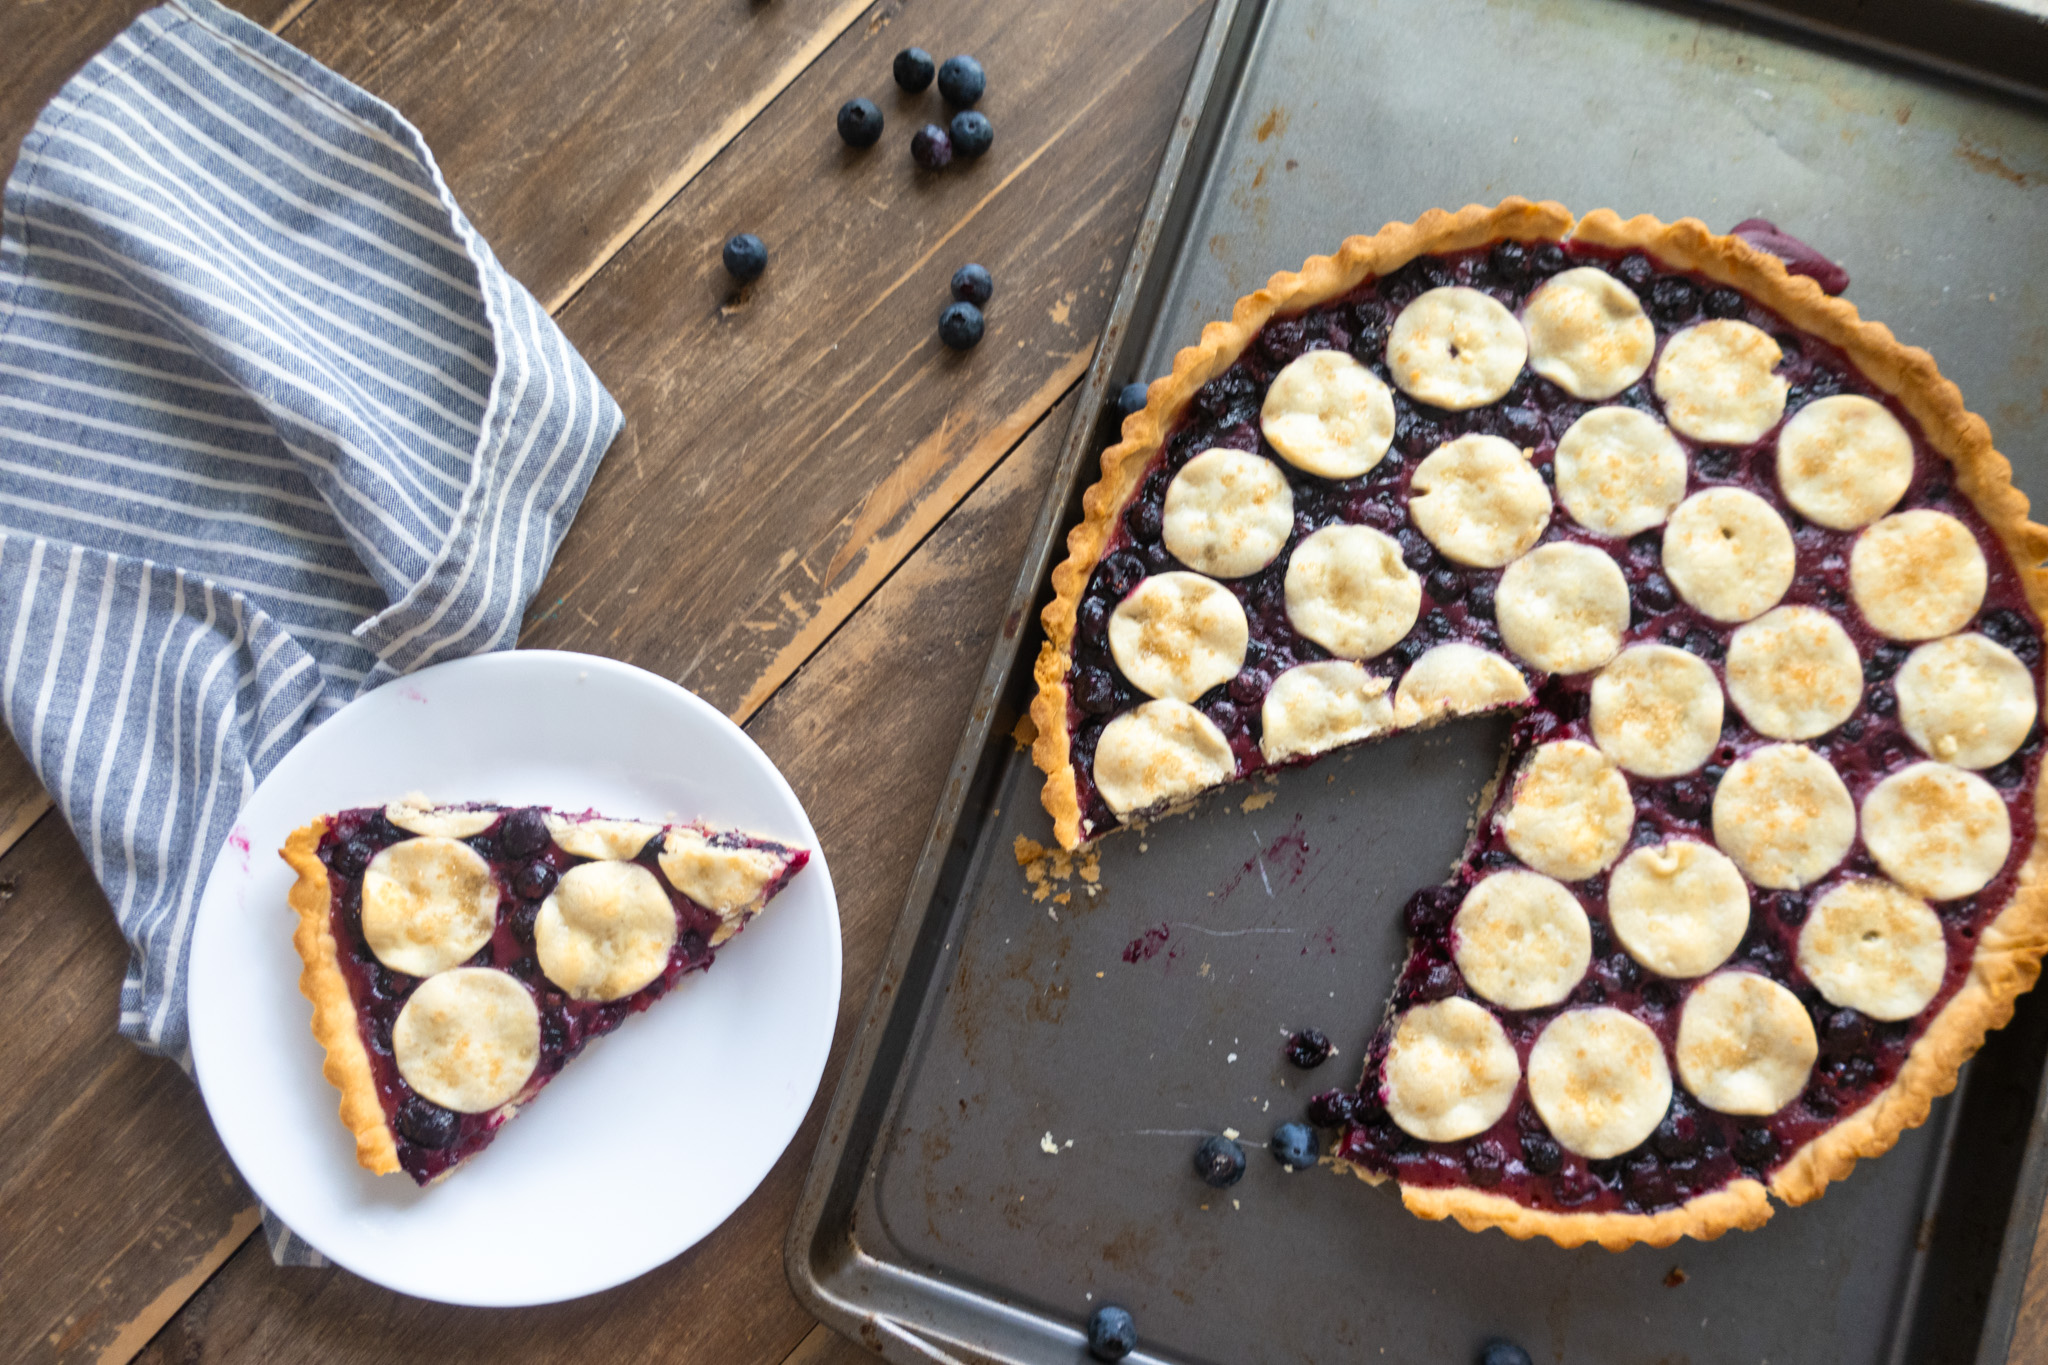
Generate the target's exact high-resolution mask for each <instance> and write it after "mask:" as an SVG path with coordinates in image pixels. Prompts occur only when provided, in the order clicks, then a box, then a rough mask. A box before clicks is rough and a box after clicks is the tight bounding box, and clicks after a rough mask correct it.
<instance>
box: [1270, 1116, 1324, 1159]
mask: <svg viewBox="0 0 2048 1365" xmlns="http://www.w3.org/2000/svg"><path fill="white" fill-rule="evenodd" d="M1271 1151H1272V1153H1273V1159H1274V1160H1275V1161H1277V1162H1279V1163H1280V1164H1281V1165H1282V1166H1285V1167H1286V1168H1287V1169H1288V1170H1290V1171H1300V1170H1306V1169H1307V1168H1308V1167H1310V1166H1313V1165H1315V1164H1316V1157H1317V1156H1319V1155H1320V1154H1321V1153H1320V1151H1319V1149H1318V1148H1317V1146H1316V1131H1315V1129H1313V1128H1311V1127H1309V1126H1308V1125H1307V1124H1305V1123H1283V1124H1281V1125H1280V1126H1279V1127H1278V1128H1275V1129H1274V1130H1273V1141H1272V1145H1271Z"/></svg>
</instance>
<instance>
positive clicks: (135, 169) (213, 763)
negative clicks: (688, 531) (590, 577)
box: [0, 0, 623, 1260]
mask: <svg viewBox="0 0 2048 1365" xmlns="http://www.w3.org/2000/svg"><path fill="white" fill-rule="evenodd" d="M622 420H623V419H622V418H621V415H620V413H619V409H618V405H617V404H616V403H614V402H613V401H612V398H611V396H610V395H609V394H607V393H606V392H605V391H604V389H603V387H602V386H601V385H599V383H598V382H597V379H596V377H595V376H594V375H593V374H592V373H591V371H590V369H589V367H588V366H587V365H585V364H584V363H583V360H582V358H581V357H579V356H578V355H577V354H576V352H575V350H574V349H573V348H572V347H571V346H570V345H569V343H568V341H567V339H566V338H564V337H563V336H562V334H561V332H560V331H559V330H557V329H556V327H555V325H554V323H553V322H552V321H551V320H550V319H549V318H548V316H547V314H546V313H545V312H544V311H543V310H542V309H541V307H540V305H539V304H538V303H536V302H535V301H534V299H533V297H532V296H531V295H529V294H528V293H527V292H526V290H525V289H524V288H522V287H521V286H520V285H519V284H518V282H516V281H515V280H513V279H512V278H511V277H510V276H509V275H507V274H506V273H505V270H504V268H503V267H502V266H501V265H500V264H499V263H498V261H497V259H496V258H495V257H494V256H493V255H492V254H491V250H490V248H489V247H488V246H487V245H485V243H484V242H483V240H482V239H481V238H479V237H478V236H477V234H476V231H475V229H474V228H473V227H471V225H470V223H469V220H468V219H467V218H466V217H464V215H463V213H462V210H461V209H459V208H458V207H456V204H455V201H454V199H453V197H452V196H451V195H450V194H449V191H448V187H447V185H446V184H445V183H444V182H443V181H442V178H441V173H440V170H439V168H438V167H437V166H436V165H435V163H434V158H433V155H432V153H430V152H429V151H428V150H427V147H426V144H425V142H424V141H423V140H422V139H421V137H420V135H419V133H418V132H417V131H416V130H415V129H414V128H413V127H412V126H411V125H410V124H408V123H407V122H406V121H405V120H404V119H403V118H401V117H400V116H399V115H398V113H397V111H396V110H394V109H392V108H391V107H390V106H389V105H387V104H385V103H383V102H382V101H381V100H377V99H374V98H372V97H371V96H369V95H368V94H366V93H364V92H363V91H362V90H360V89H358V88H356V87H355V86H353V85H351V84H349V83H348V82H347V81H344V80H343V79H341V78H340V77H339V76H336V75H335V74H334V73H333V72H331V71H329V70H327V69H326V68H325V67H322V66H321V65H319V64H318V63H317V62H315V61H313V60H312V59H311V58H309V57H307V56H305V55H304V54H303V53H301V52H298V51H297V50H295V49H293V48H292V47H290V46H289V45H287V44H286V43H284V42H282V41H280V40H279V39H277V38H275V37H273V36H272V35H271V34H269V33H268V32H266V31H264V30H263V29H261V28H258V27H257V26H255V25H253V24H251V23H249V22H248V21H246V20H244V19H242V18H240V17H239V16H237V15H235V14H233V13H232V12H230V11H228V10H226V9H223V8H222V7H221V6H219V5H218V4H215V3H213V2H212V0H174V2H173V3H171V4H168V5H166V6H164V7H162V8H160V9H155V10H151V11H149V12H148V13H145V14H143V15H142V16H141V17H140V18H138V19H137V20H136V21H135V22H134V24H133V25H131V26H130V27H129V28H128V29H127V30H126V31H125V32H124V33H122V34H121V36H120V37H119V38H117V39H115V41H114V42H113V43H112V45H110V46H109V47H108V48H107V49H106V50H105V51H104V52H102V53H101V54H100V55H99V56H97V57H95V58H94V59H93V61H92V62H91V63H90V64H89V65H88V66H87V67H86V68H85V69H84V71H82V72H81V73H80V74H79V75H78V76H76V77H75V78H73V80H72V81H71V82H70V83H69V84H68V85H66V86H65V87H64V89H63V91H62V92H61V93H59V95H58V96H57V98H56V99H55V100H54V101H52V102H51V104H50V106H49V108H48V109H47V110H45V111H44V113H43V115H42V117H41V118H40V119H39V120H38V121H37V123H36V126H35V128H34V130H33V131H32V132H31V133H30V134H29V136H28V139H27V140H26V141H25V142H24V143H23V145H22V149H21V155H20V160H19V161H18V163H17V165H16V167H15V171H14V174H13V176H12V178H11V179H10V180H9V181H8V183H7V188H6V196H5V209H4V222H0V648H4V651H5V652H4V655H0V712H4V716H5V719H6V722H7V726H8V729H9V730H10V731H12V732H13V735H14V737H15V739H16V741H17V742H18V743H19V744H20V746H21V748H22V751H23V752H24V753H25V754H26V755H27V756H28V758H29V761H30V762H31V763H32V764H33V765H34V767H35V771H36V773H37V775H38V776H39V777H40V778H41V779H42V781H43V784H44V785H45V786H46V787H47V788H48V789H49V790H50V792H51V794H52V795H53V796H54V797H55V799H56V802H57V805H58V807H59V809H61V810H62V811H63V813H64V816H65V818H66V819H67V820H68V821H69V822H70V824H71V828H72V830H73V832H74V833H75V834H76V835H77V837H78V840H79V842H80V844H81V845H82V846H83V847H84V849H85V851H86V855H87V857H88V858H89V859H90V860H91V862H92V867H93V870H94V872H95V874H96V875H97V876H98V878H99V882H100V885H101V886H102V887H103V888H104V889H105V891H106V894H107V899H108V900H109V901H110V902H111V903H112V906H113V909H114V913H115V915H116V917H117V918H118V919H119V921H120V924H121V929H122V932H123V934H124V935H125V936H126V937H127V939H128V943H129V945H130V948H131V949H132V958H131V961H130V964H129V968H128V974H127V979H126V981H125V982H124V983H123V986H122V990H121V1002H120V1010H121V1014H120V1027H121V1031H122V1033H124V1034H125V1035H127V1036H128V1037H130V1038H132V1039H134V1040H135V1041H136V1042H137V1043H139V1044H140V1045H141V1046H142V1047H143V1048H145V1049H147V1050H149V1051H152V1052H158V1053H162V1054H164V1055H167V1056H170V1057H173V1058H175V1059H177V1060H178V1061H179V1062H180V1064H182V1065H185V1066H186V1067H188V1069H189V1066H190V1056H189V1053H188V1051H187V1044H186V1031H185V1000H184V991H185V970H186V961H187V956H188V951H189V946H190V938H191V926H192V919H193V914H194V910H195V908H196V905H197V901H198V897H199V894H200V891H201V889H202V887H203V885H204V882H205V877H206V874H207V872H208V870H209V869H210V868H211V866H212V862H213V857H214V854H215V852H216V851H217V850H218V849H219V847H220V845H221V843H222V841H223V840H224V839H225V838H226V836H227V833H228V830H229V828H230V826H231V825H232V824H233V822H234V818H235V815H236V812H237V811H238V810H239V809H240V807H241V805H242V803H243V802H244V801H245V800H246V799H247V798H248V796H249V794H250V792H251V791H253V790H254V788H255V786H256V784H257V783H258V782H260V781H261V780H262V779H263V777H264V775H265V774H266V773H267V772H269V771H270V769H271V768H272V767H274V766H275V765H276V763H277V761H278V760H279V758H280V757H282V755H283V754H284V753H285V751H286V750H288V749H290V748H291V746H292V744H293V743H294V742H296V741H297V739H298V738H299V737H300V736H301V735H303V734H304V733H305V732H306V730H307V729H309V728H310V727H312V726H314V725H317V724H318V723H320V721H322V720H323V719H325V718H326V717H327V716H328V715H330V714H332V713H333V711H334V710H335V709H336V708H338V707H340V706H342V705H344V704H345V703H347V702H348V701H349V700H350V699H351V698H353V697H355V696H357V695H359V694H360V693H362V692H364V691H366V690H368V689H369V688H372V687H375V686H377V685H378V684H379V683H382V682H384V681H386V680H388V679H390V678H393V677H396V676H398V675H400V674H402V673H405V672H407V671H409V670H412V669H415V668H419V667H422V666H424V665H426V664H430V663H434V662H437V661H439V660H442V659H447V658H451V657H454V656H457V655H463V654H472V653H478V652H481V651H484V650H491V649H501V648H506V647H509V646H510V645H511V644H512V643H513V640H514V637H515V635H516V634H517V631H518V627H519V622H520V618H521V615H522V613H523V611H524V609H525V606H526V603H527V600H528V598H529V597H530V596H531V595H532V593H533V591H534V590H535V588H536V587H537V586H538V585H539V583H540V580H541V576H542V575H543V573H544V572H545V571H546V569H547V566H548V563H549V561H550V559H551V558H552V557H553V555H554V551H555V548H556V546H557V545H558V544H559V543H560V541H561V538H562V535H563V533H564V532H565V531H566V530H567V528H568V524H569V521H570V518H571V517H573V516H574V515H575V512H576V508H577V506H578V505H579V504H580V502H581V501H582V497H583V493H584V490H585V488H586V487H587V486H588V484H589V481H590V477H591V474H592V473H593V472H594V471H595V469H596V467H597V463H598V460H599V459H600V458H601V457H602V456H603V454H604V451H605V449H606V447H607V446H609V445H610V443H611V441H612V438H613V437H614V436H615V435H616V434H617V433H618V430H619V428H620V426H621V424H622ZM272 1248H273V1251H274V1252H275V1253H277V1254H278V1255H279V1259H280V1260H286V1259H290V1260H308V1259H312V1257H311V1254H310V1252H309V1250H308V1249H306V1248H305V1247H304V1246H303V1244H302V1243H297V1242H296V1239H291V1238H289V1237H288V1236H286V1235H284V1234H283V1232H282V1229H281V1228H276V1227H273V1237H272Z"/></svg>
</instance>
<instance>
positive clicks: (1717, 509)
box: [1664, 488, 1797, 623]
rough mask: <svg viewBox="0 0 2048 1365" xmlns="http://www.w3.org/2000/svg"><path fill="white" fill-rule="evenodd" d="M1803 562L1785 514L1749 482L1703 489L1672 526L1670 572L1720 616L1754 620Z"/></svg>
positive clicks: (1688, 596)
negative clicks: (1751, 489) (1750, 488)
mask: <svg viewBox="0 0 2048 1365" xmlns="http://www.w3.org/2000/svg"><path fill="white" fill-rule="evenodd" d="M1796 563H1797V556H1796V554H1795V553H1794V551H1793V548H1792V533H1791V532H1790V531H1789V530H1787V529H1786V528H1785V519H1784V518H1783V517H1781V516H1779V515H1778V514H1777V512H1776V511H1774V510H1772V507H1771V505H1770V504H1769V503H1767V502H1765V501H1764V500H1763V499H1762V498H1760V497H1758V496H1757V495H1756V494H1754V493H1751V492H1749V491H1747V490H1746V489H1741V488H1708V489H1703V490H1702V491H1700V492H1698V493H1695V494H1693V495H1692V496H1691V497H1689V498H1687V499H1686V500H1685V501H1684V502H1682V503H1680V504H1678V509H1677V510H1676V511H1674V512H1673V513H1672V514H1671V520H1670V522H1669V524H1668V525H1666V526H1665V528H1664V576H1665V577H1667V578H1669V579H1670V580H1671V586H1672V587H1674V588H1676V589H1678V595H1679V596H1680V597H1683V598H1684V599H1685V600H1686V601H1687V602H1688V603H1690V604H1691V605H1692V607H1693V608H1694V609H1695V610H1697V611H1698V612H1699V613H1700V614H1701V615H1702V616H1708V617H1712V618H1713V619H1714V620H1716V621H1723V622H1730V623H1732V622H1736V621H1748V620H1753V619H1754V618H1756V617H1758V616H1761V615H1763V614H1764V613H1765V612H1767V611H1769V610H1770V609H1771V608H1772V607H1775V606H1777V605H1778V600H1779V599H1780V598H1782V597H1783V596H1784V595H1785V589H1787V588H1789V587H1791V586H1792V571H1793V569H1794V567H1795V566H1796Z"/></svg>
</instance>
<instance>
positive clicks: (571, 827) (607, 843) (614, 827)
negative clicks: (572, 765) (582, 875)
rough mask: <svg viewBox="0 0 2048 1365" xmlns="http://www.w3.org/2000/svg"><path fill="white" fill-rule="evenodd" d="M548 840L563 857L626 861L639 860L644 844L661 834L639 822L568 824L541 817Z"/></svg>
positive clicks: (553, 817)
mask: <svg viewBox="0 0 2048 1365" xmlns="http://www.w3.org/2000/svg"><path fill="white" fill-rule="evenodd" d="M544 818H545V819H546V821H547V826H548V837H549V838H551V839H553V840H554V841H555V843H556V844H557V845H559V846H560V847H561V849H562V851H563V852H564V853H569V854H574V855H575V856H576V857H578V858H597V859H609V860H615V861H625V860H628V859H632V858H637V857H639V856H640V850H642V849H644V848H646V847H647V841H648V840H649V839H652V838H653V837H654V836H655V835H657V834H659V833H661V826H660V825H648V824H642V823H641V822H640V821H638V820H570V819H567V818H565V817H563V816H560V815H553V814H550V815H548V816H546V817H544Z"/></svg>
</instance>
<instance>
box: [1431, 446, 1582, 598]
mask: <svg viewBox="0 0 2048 1365" xmlns="http://www.w3.org/2000/svg"><path fill="white" fill-rule="evenodd" d="M1409 489H1410V493H1409V502H1408V515H1409V517H1410V519H1412V520H1413V521H1414V522H1415V525H1416V527H1417V529H1419V530H1420V531H1421V532H1422V534H1423V535H1425V536H1427V537H1429V543H1430V544H1432V545H1434V546H1436V548H1437V549H1438V550H1439V551H1441V552H1442V553H1443V556H1444V558H1446V559H1449V560H1453V561H1455V562H1456V563H1459V564H1467V565H1472V566H1475V567H1477V568H1482V569H1498V568H1500V567H1501V566H1502V565H1505V564H1507V563H1508V562H1510V561H1511V560H1514V559H1516V558H1517V557H1519V556H1520V555H1522V554H1523V553H1524V552H1526V551H1527V550H1528V549H1529V547H1530V546H1532V545H1534V544H1535V543H1536V541H1537V539H1538V538H1539V537H1540V536H1542V534H1543V528H1544V527H1546V526H1548V525H1549V524H1550V490H1549V489H1548V488H1547V487H1545V486H1544V483H1543V478H1542V476H1541V475H1539V474H1538V473H1537V472H1536V471H1535V469H1534V468H1533V467H1532V466H1531V465H1530V464H1529V459H1528V457H1527V456H1526V455H1524V454H1523V453H1522V452H1521V451H1520V450H1518V449H1516V448H1515V447H1514V446H1513V445H1511V444H1509V443H1508V442H1507V441H1504V440H1502V439H1501V438H1500V437H1498V436H1482V435H1471V436H1460V437H1459V438H1458V439H1457V440H1455V441H1447V442H1445V443H1444V444H1443V445H1440V446H1438V447H1437V448H1436V449H1435V450H1433V451H1431V452H1430V453H1429V456H1428V458H1426V459H1424V460H1423V462H1422V463H1421V464H1419V465H1417V466H1416V467H1415V474H1414V476H1413V478H1412V479H1411V480H1410V483H1409Z"/></svg>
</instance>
